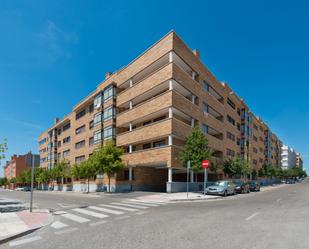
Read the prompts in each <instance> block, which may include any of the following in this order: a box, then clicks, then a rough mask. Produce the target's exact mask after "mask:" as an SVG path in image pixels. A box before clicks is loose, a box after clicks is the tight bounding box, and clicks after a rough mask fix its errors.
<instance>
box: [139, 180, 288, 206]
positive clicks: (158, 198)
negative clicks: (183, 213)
mask: <svg viewBox="0 0 309 249" xmlns="http://www.w3.org/2000/svg"><path fill="white" fill-rule="evenodd" d="M284 186H286V185H285V184H279V185H271V186H265V187H261V192H265V191H270V190H274V189H278V188H282V187H284ZM222 198H224V197H222V196H216V195H203V193H197V192H189V194H188V196H187V193H186V192H179V193H158V194H152V195H145V196H141V197H137V198H136V199H139V200H144V201H153V202H177V201H198V200H215V199H222Z"/></svg>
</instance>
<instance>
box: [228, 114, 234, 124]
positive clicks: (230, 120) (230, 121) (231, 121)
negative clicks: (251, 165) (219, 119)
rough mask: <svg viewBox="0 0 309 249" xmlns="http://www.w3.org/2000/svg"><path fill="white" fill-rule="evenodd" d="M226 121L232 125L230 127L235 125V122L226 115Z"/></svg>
mask: <svg viewBox="0 0 309 249" xmlns="http://www.w3.org/2000/svg"><path fill="white" fill-rule="evenodd" d="M227 121H228V122H229V123H230V124H232V125H235V120H234V119H233V118H232V117H231V116H230V115H227Z"/></svg>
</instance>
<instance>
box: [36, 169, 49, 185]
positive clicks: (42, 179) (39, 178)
mask: <svg viewBox="0 0 309 249" xmlns="http://www.w3.org/2000/svg"><path fill="white" fill-rule="evenodd" d="M34 174H35V179H36V182H37V183H39V184H43V183H49V182H50V180H51V174H50V170H49V169H45V168H36V169H35V173H34Z"/></svg>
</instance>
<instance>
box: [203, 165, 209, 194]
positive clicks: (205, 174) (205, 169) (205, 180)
mask: <svg viewBox="0 0 309 249" xmlns="http://www.w3.org/2000/svg"><path fill="white" fill-rule="evenodd" d="M209 165H210V162H209V160H203V161H202V168H203V169H204V195H206V185H207V169H208V168H209Z"/></svg>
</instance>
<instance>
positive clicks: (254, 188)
mask: <svg viewBox="0 0 309 249" xmlns="http://www.w3.org/2000/svg"><path fill="white" fill-rule="evenodd" d="M249 186H250V191H255V192H257V191H261V185H260V183H259V182H258V181H250V182H249Z"/></svg>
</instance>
